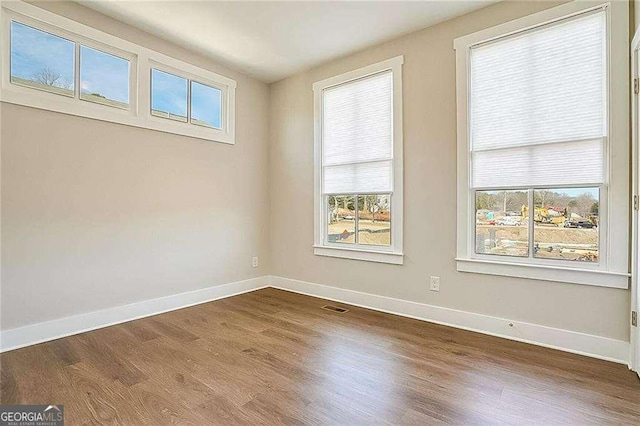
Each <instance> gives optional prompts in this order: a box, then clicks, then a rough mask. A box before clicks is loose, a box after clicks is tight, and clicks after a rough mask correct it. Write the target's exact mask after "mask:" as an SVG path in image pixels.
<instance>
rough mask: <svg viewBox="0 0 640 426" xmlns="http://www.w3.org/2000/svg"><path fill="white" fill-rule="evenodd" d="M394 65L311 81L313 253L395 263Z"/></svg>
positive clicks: (397, 89) (397, 70)
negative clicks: (314, 184) (313, 112)
mask: <svg viewBox="0 0 640 426" xmlns="http://www.w3.org/2000/svg"><path fill="white" fill-rule="evenodd" d="M401 65H402V57H398V58H395V59H391V60H389V61H385V62H382V63H379V64H375V65H372V66H369V67H365V68H363V69H360V70H356V71H354V72H351V73H348V74H345V75H342V76H338V77H334V78H330V79H327V80H323V81H321V82H318V83H316V84H314V93H315V101H316V129H317V132H316V175H317V182H318V186H317V188H316V208H317V210H316V224H315V225H316V241H315V253H316V254H319V255H327V256H334V257H347V258H353V259H359V260H371V261H376V262H386V263H395V264H401V263H402V161H401V160H402V140H401V135H402V132H401V128H400V125H401V123H402V120H401V114H402V109H401V93H402V92H401V90H402V89H401V81H402V80H401Z"/></svg>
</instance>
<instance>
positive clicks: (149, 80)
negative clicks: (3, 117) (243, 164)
mask: <svg viewBox="0 0 640 426" xmlns="http://www.w3.org/2000/svg"><path fill="white" fill-rule="evenodd" d="M0 18H1V19H2V22H3V25H2V26H1V27H0V28H1V30H2V36H1V37H0V47H1V49H0V52H1V54H2V61H0V77H1V78H0V80H1V81H0V83H1V90H2V92H1V96H2V100H3V102H9V103H14V104H18V105H25V106H29V107H34V108H41V109H46V110H50V111H57V112H62V113H65V114H72V115H77V116H81V117H88V118H93V119H98V120H104V121H109V122H114V123H119V124H125V125H130V126H136V127H142V128H147V129H153V130H157V131H162V132H167V133H174V134H179V135H185V136H191V137H196V138H201V139H206V140H211V141H217V142H224V143H230V144H233V143H235V87H236V82H235V81H234V80H231V79H229V78H226V77H224V76H221V75H218V74H215V73H213V72H210V71H208V70H205V69H202V68H199V67H196V66H194V65H191V64H187V63H185V62H182V61H179V60H177V59H174V58H171V57H168V56H165V55H162V54H160V53H158V52H155V51H152V50H150V49H146V48H144V47H142V46H139V45H136V44H134V43H130V42H128V41H126V40H123V39H120V38H118V37H114V36H111V35H109V34H106V33H103V32H101V31H98V30H95V29H93V28H90V27H88V26H85V25H82V24H79V23H78V22H75V21H71V20H69V19H66V18H63V17H61V16H58V15H55V14H53V13H50V12H47V11H45V10H43V9H40V8H38V7H36V6H33V5H30V4H26V3H23V2H4V3H2V6H1V13H0Z"/></svg>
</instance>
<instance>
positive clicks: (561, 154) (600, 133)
mask: <svg viewBox="0 0 640 426" xmlns="http://www.w3.org/2000/svg"><path fill="white" fill-rule="evenodd" d="M579 7H581V6H580V5H565V6H560V7H558V8H554V9H550V10H548V11H545V12H542V13H540V14H537V15H533V16H531V17H527V18H523V19H522V20H519V21H513V22H511V23H509V24H505V25H503V26H501V27H497V28H495V29H489V30H485V31H481V32H480V33H477V34H472V35H469V36H465V37H462V38H460V39H457V40H456V51H457V67H458V96H459V97H458V120H459V126H458V138H459V139H458V179H459V182H458V205H459V208H460V207H462V208H463V211H467V212H468V214H467V217H466V218H465V216H464V215H459V218H458V239H459V241H458V256H457V261H458V262H457V264H458V270H459V271H463V272H479V273H491V274H496V275H513V276H521V277H526V278H540V279H547V280H552V281H568V282H577V283H583V284H596V285H608V286H623V285H625V286H626V279H627V273H626V272H627V270H626V267H625V268H624V269H622V267H623V266H622V265H624V263H623V262H617V261H616V260H614V259H612V258H611V256H610V253H608V252H607V249H608V247H609V244H608V240H607V239H608V238H609V236H610V235H611V233H614V234H620V233H624V232H625V230H624V226H622V227H619V226H616V225H615V224H612V223H611V222H610V218H611V215H610V213H613V212H610V211H609V210H612V209H611V204H610V203H609V200H610V198H609V197H610V196H611V195H612V193H616V194H620V193H621V192H617V191H623V190H624V188H625V184H624V183H622V182H620V180H616V179H614V175H613V174H612V173H609V164H610V158H609V157H608V154H609V153H610V152H611V151H612V150H617V149H618V144H620V148H622V143H623V142H618V140H617V139H616V140H614V139H613V138H612V135H611V131H612V128H613V126H612V125H611V121H610V117H609V113H610V111H617V110H616V109H612V108H611V106H610V99H611V96H610V95H611V94H610V87H611V82H610V78H611V77H610V75H609V73H610V67H609V62H608V59H609V57H610V56H609V54H610V53H609V52H608V46H609V39H608V37H609V28H608V13H609V10H608V8H607V7H606V6H599V7H592V8H590V9H587V10H584V9H583V10H580V9H578V8H579ZM563 11H567V12H568V13H564V14H563ZM615 71H616V72H618V73H619V75H622V74H623V71H622V68H620V69H618V68H616V69H615ZM616 152H617V151H616ZM621 152H622V151H621ZM621 160H622V161H624V159H621ZM622 167H623V169H624V168H625V167H626V166H622ZM617 209H618V207H616V212H615V214H616V215H619V214H621V213H622V212H621V211H617ZM620 228H621V229H620ZM474 230H475V231H474ZM616 250H619V249H616ZM622 250H624V249H622ZM616 263H617V264H616ZM617 268H619V269H618V270H617V271H616V269H617ZM578 271H579V272H578ZM590 271H593V273H592V274H589V272H590ZM605 281H606V283H604V284H603V282H605ZM623 281H624V284H623Z"/></svg>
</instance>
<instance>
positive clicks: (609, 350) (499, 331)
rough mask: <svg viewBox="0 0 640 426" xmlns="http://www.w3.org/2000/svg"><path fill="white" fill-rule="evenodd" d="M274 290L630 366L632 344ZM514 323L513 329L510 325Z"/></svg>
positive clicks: (384, 300)
mask: <svg viewBox="0 0 640 426" xmlns="http://www.w3.org/2000/svg"><path fill="white" fill-rule="evenodd" d="M269 283H270V285H271V287H274V288H279V289H282V290H288V291H293V292H295V293H300V294H306V295H309V296H315V297H321V298H323V299H329V300H334V301H337V302H342V303H348V304H351V305H355V306H360V307H363V308H368V309H373V310H376V311H380V312H386V313H390V314H395V315H400V316H403V317H408V318H414V319H418V320H422V321H427V322H432V323H436V324H441V325H446V326H450V327H455V328H460V329H463V330H469V331H474V332H478V333H483V334H488V335H490V336H496V337H502V338H505V339H509V340H516V341H519V342H524V343H531V344H534V345H538V346H544V347H548V348H552V349H558V350H561V351H565V352H571V353H576V354H580V355H586V356H590V357H593V358H599V359H604V360H607V361H612V362H616V363H620V364H627V363H628V356H629V342H625V341H622V340H616V339H610V338H607V337H601V336H595V335H591V334H585V333H579V332H576V331H570V330H563V329H559V328H553V327H547V326H543V325H538V324H531V323H526V322H521V321H513V320H509V319H506V318H499V317H493V316H488V315H482V314H476V313H472V312H465V311H460V310H456V309H450V308H444V307H441V306H434V305H427V304H424V303H417V302H411V301H408V300H401V299H394V298H391V297H385V296H379V295H375V294H370V293H362V292H358V291H353V290H346V289H341V288H337V287H331V286H327V285H322V284H316V283H310V282H306V281H299V280H294V279H290V278H282V277H277V276H271V277H270V278H269ZM510 324H512V326H510Z"/></svg>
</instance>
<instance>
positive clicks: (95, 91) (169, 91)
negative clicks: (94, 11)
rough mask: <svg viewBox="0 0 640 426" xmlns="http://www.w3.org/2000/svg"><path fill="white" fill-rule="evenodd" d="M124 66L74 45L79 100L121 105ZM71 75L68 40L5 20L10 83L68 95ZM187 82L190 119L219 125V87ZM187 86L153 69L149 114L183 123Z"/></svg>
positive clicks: (125, 98) (125, 82) (126, 83)
mask: <svg viewBox="0 0 640 426" xmlns="http://www.w3.org/2000/svg"><path fill="white" fill-rule="evenodd" d="M129 67H130V63H129V61H128V60H126V59H123V58H120V57H118V56H114V55H111V54H109V53H105V52H102V51H99V50H96V49H93V48H90V47H87V46H80V91H81V92H80V93H81V98H83V99H86V100H91V101H94V102H101V103H105V104H107V105H112V106H120V107H122V106H123V105H124V107H126V105H127V104H129V101H130V100H129V93H130V88H129ZM74 75H75V43H74V42H73V41H70V40H67V39H64V38H62V37H58V36H55V35H53V34H49V33H47V32H44V31H40V30H37V29H35V28H32V27H29V26H27V25H24V24H21V23H18V22H11V78H12V81H13V82H15V83H18V84H23V85H28V86H31V87H36V88H39V89H44V90H49V91H52V92H55V93H62V94H65V95H68V96H73V93H74V90H75V78H74ZM191 83H192V88H191V90H192V94H191V111H192V117H191V119H192V122H193V123H194V124H199V125H204V126H210V127H215V128H218V129H220V128H221V127H222V126H221V121H222V114H221V107H222V91H220V90H219V89H216V88H213V87H210V86H207V85H204V84H201V83H198V82H195V81H193V82H191ZM187 85H188V81H187V79H185V78H182V77H178V76H175V75H172V74H169V73H166V72H162V71H159V70H156V69H153V70H152V88H151V92H152V93H151V109H152V111H153V113H154V115H158V116H163V117H166V118H170V119H173V120H178V121H186V117H187V88H188V86H187ZM107 101H115V102H107Z"/></svg>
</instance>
